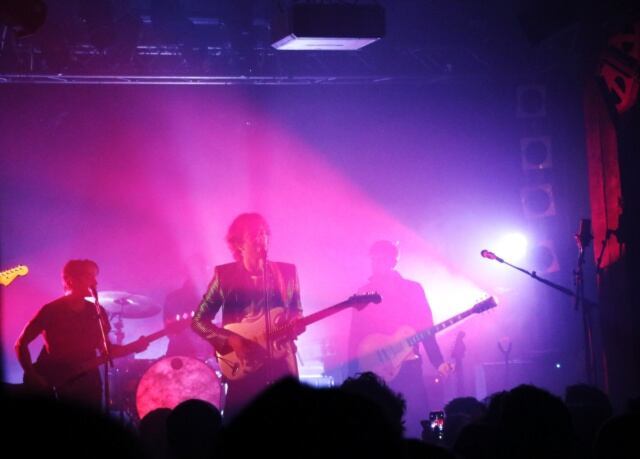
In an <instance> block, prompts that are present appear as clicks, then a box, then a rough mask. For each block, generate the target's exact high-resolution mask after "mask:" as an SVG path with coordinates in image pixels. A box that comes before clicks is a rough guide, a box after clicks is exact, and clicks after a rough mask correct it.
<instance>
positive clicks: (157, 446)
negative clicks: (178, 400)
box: [138, 408, 171, 459]
mask: <svg viewBox="0 0 640 459" xmlns="http://www.w3.org/2000/svg"><path fill="white" fill-rule="evenodd" d="M169 414H171V409H169V408H156V409H155V410H153V411H149V412H148V413H147V414H146V415H145V417H143V418H142V419H141V420H140V423H139V424H138V436H139V437H140V441H141V443H142V446H143V447H144V449H145V451H146V452H147V454H148V455H149V456H150V457H151V458H152V459H168V458H169V444H168V443H167V418H168V417H169Z"/></svg>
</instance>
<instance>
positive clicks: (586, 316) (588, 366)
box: [490, 247, 598, 385]
mask: <svg viewBox="0 0 640 459" xmlns="http://www.w3.org/2000/svg"><path fill="white" fill-rule="evenodd" d="M490 259H493V260H496V261H498V262H499V263H503V264H505V265H507V266H510V267H512V268H513V269H516V270H518V271H520V272H522V273H524V274H526V275H528V276H529V277H532V278H533V279H535V280H537V281H538V282H541V283H543V284H545V285H547V286H548V287H551V288H553V289H555V290H558V291H559V292H562V293H564V294H565V295H567V296H570V297H571V298H573V299H574V300H575V306H576V308H578V307H579V306H580V305H581V306H582V322H583V326H584V337H585V372H586V376H587V381H588V382H589V383H590V384H593V385H596V384H597V382H596V379H597V378H596V372H595V368H596V365H595V353H594V350H593V334H592V324H591V315H590V310H591V308H595V307H596V306H597V305H598V304H597V303H596V302H594V301H591V300H588V299H587V298H585V297H584V288H583V287H584V286H583V283H582V264H583V263H584V249H583V248H582V247H581V248H580V256H579V259H578V269H576V271H575V272H574V274H575V275H576V291H575V292H574V291H572V290H570V289H568V288H566V287H563V286H562V285H558V284H556V283H554V282H551V281H550V280H548V279H545V278H543V277H540V276H538V274H537V273H536V272H535V271H527V270H526V269H523V268H520V267H519V266H516V265H512V264H511V263H509V262H507V261H505V260H504V259H502V258H500V257H497V256H493V257H491V258H490Z"/></svg>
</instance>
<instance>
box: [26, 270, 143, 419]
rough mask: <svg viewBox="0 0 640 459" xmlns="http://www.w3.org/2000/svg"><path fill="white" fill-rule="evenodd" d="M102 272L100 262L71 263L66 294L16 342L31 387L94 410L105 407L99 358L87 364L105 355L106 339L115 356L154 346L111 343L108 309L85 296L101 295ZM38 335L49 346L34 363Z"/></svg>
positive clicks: (42, 312) (65, 282)
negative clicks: (33, 344)
mask: <svg viewBox="0 0 640 459" xmlns="http://www.w3.org/2000/svg"><path fill="white" fill-rule="evenodd" d="M97 276H98V265H97V264H96V262H94V261H92V260H70V261H68V262H67V263H66V264H65V265H64V268H63V270H62V280H63V287H64V291H65V295H64V296H62V297H60V298H58V299H57V300H55V301H52V302H51V303H48V304H46V305H44V306H43V307H42V308H40V310H39V311H38V312H37V313H36V315H35V316H34V317H33V318H32V319H31V320H30V321H29V323H28V324H27V325H26V326H25V328H24V329H23V330H22V333H21V334H20V336H19V337H18V340H17V342H16V345H15V350H16V354H17V356H18V361H19V362H20V365H21V366H22V369H23V370H24V379H25V383H26V385H27V386H30V387H32V388H33V389H34V390H36V391H41V392H48V393H50V394H53V395H55V396H57V397H59V398H63V399H69V400H73V401H79V402H82V403H85V404H87V405H90V406H92V407H95V408H99V407H101V405H102V381H101V377H100V371H99V362H97V363H96V364H95V365H88V364H89V363H91V362H93V361H95V360H96V357H97V354H96V351H99V352H100V353H103V351H104V344H105V340H106V343H107V346H108V347H109V349H110V353H111V356H112V357H114V358H115V357H119V356H122V355H126V354H127V353H133V352H141V351H143V350H144V349H146V348H147V346H148V344H149V343H148V342H147V340H146V339H145V338H144V337H141V338H140V339H138V340H137V341H135V342H133V343H130V344H128V345H126V346H120V345H117V344H111V343H110V342H109V340H108V333H109V329H110V325H109V319H108V317H107V313H106V311H105V309H104V308H103V307H101V306H100V307H99V308H96V305H95V304H94V303H92V302H90V301H88V300H86V297H89V296H94V295H96V294H97V293H96V292H97V285H98V281H97ZM98 311H99V313H98ZM101 324H102V325H101ZM101 327H102V329H101ZM39 335H42V337H43V338H44V346H43V347H42V350H41V351H40V354H39V355H38V358H37V361H36V363H35V364H34V363H32V361H31V353H30V352H29V343H31V342H32V341H33V340H35V339H36V338H37V337H38V336H39Z"/></svg>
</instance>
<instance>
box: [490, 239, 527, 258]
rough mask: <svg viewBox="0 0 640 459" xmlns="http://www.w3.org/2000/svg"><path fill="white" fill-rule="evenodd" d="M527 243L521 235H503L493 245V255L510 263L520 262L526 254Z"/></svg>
mask: <svg viewBox="0 0 640 459" xmlns="http://www.w3.org/2000/svg"><path fill="white" fill-rule="evenodd" d="M527 246H528V241H527V238H526V237H525V236H524V235H523V234H521V233H509V234H505V235H504V236H502V238H500V240H499V241H498V242H497V243H496V245H495V253H496V254H498V255H499V256H500V257H503V258H505V259H508V260H511V261H518V260H521V259H522V258H523V257H524V256H525V255H526V253H527Z"/></svg>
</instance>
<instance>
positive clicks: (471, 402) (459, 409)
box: [442, 397, 487, 449]
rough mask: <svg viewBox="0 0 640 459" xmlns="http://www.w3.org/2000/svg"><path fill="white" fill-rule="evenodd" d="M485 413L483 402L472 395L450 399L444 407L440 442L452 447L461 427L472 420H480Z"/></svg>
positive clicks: (449, 447)
mask: <svg viewBox="0 0 640 459" xmlns="http://www.w3.org/2000/svg"><path fill="white" fill-rule="evenodd" d="M486 413H487V409H486V407H485V406H484V404H483V403H482V402H480V401H478V400H476V399H475V398H474V397H458V398H454V399H453V400H451V401H450V402H449V403H447V404H446V405H445V407H444V414H445V428H444V437H443V439H442V444H443V445H444V446H445V447H446V448H448V449H452V448H453V445H454V444H455V442H456V440H457V438H458V435H460V432H461V431H462V429H463V428H464V427H465V426H466V425H468V424H471V423H472V422H478V421H480V420H481V419H483V418H484V416H485V415H486Z"/></svg>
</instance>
